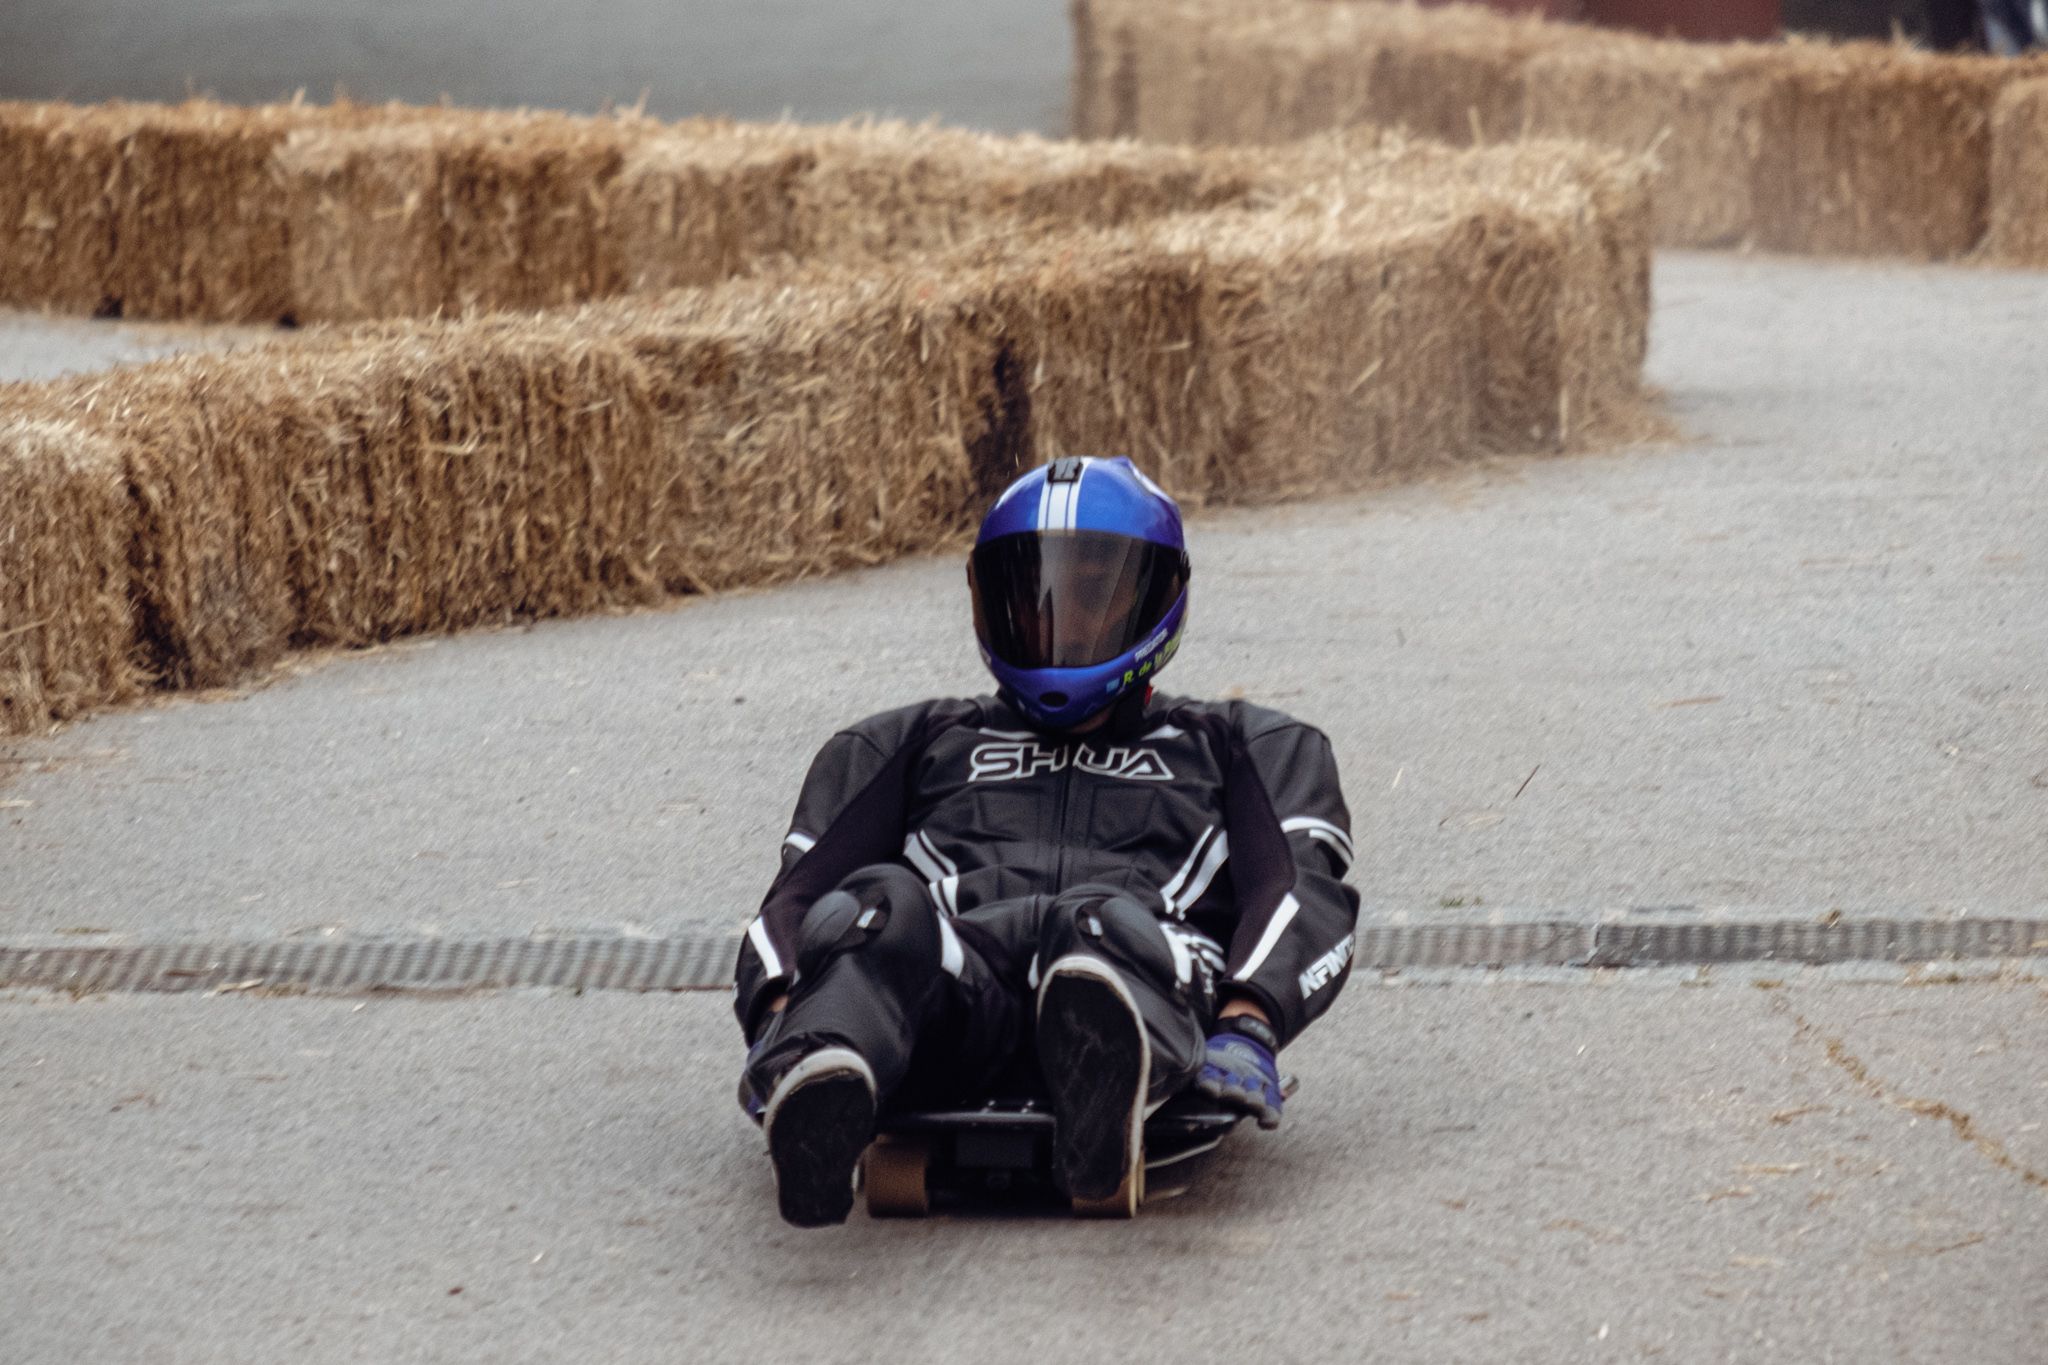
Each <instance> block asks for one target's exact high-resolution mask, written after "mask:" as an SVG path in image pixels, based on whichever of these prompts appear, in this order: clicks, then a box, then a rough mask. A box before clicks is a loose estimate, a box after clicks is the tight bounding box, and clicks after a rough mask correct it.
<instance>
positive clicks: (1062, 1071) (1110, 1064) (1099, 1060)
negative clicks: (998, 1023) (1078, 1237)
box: [1038, 956, 1152, 1199]
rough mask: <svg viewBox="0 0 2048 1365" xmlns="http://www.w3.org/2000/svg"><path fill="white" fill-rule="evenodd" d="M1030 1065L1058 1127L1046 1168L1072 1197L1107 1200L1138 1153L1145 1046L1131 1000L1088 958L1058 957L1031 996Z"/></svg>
mask: <svg viewBox="0 0 2048 1365" xmlns="http://www.w3.org/2000/svg"><path fill="white" fill-rule="evenodd" d="M1038 1060H1039V1068H1040V1070H1042V1071H1043V1072H1044V1073H1045V1082H1046V1086H1047V1088H1048V1090H1049V1091H1050V1092H1051V1096H1052V1109H1053V1115H1054V1117H1055V1119H1056V1120H1057V1123H1058V1127H1057V1129H1056V1133H1055V1139H1054V1164H1055V1166H1056V1168H1057V1170H1058V1173H1059V1178H1060V1183H1061V1184H1062V1185H1064V1186H1065V1187H1066V1191H1067V1193H1068V1195H1069V1196H1071V1197H1072V1198H1075V1199H1107V1198H1109V1197H1110V1196H1111V1195H1113V1194H1115V1193H1116V1192H1117V1190H1118V1189H1120V1188H1121V1187H1122V1185H1123V1182H1124V1181H1125V1179H1127V1178H1128V1177H1129V1176H1130V1174H1131V1172H1132V1171H1133V1170H1135V1169H1136V1167H1137V1165H1138V1162H1139V1160H1140V1154H1141V1153H1142V1152H1143V1150H1144V1129H1145V1092H1146V1090H1147V1089H1148V1088H1149V1086H1150V1084H1151V1079H1152V1075H1151V1073H1152V1046H1151V1044H1150V1043H1149V1042H1148V1041H1147V1040H1146V1037H1145V1026H1144V1023H1143V1021H1142V1020H1141V1019H1140V1018H1139V1016H1138V1003H1137V1001H1136V1000H1134V999H1132V997H1131V993H1130V991H1129V990H1128V989H1127V988H1126V987H1125V986H1124V984H1123V982H1122V981H1120V980H1118V979H1117V976H1116V973H1115V972H1114V971H1113V970H1112V969H1111V968H1110V967H1108V966H1107V965H1105V964H1104V963H1102V962H1100V961H1098V960H1096V959H1095V958H1092V957H1081V956H1074V957H1065V958H1061V959H1060V960H1059V961H1058V962H1055V963H1054V964H1053V965H1052V967H1051V968H1050V969H1049V970H1048V971H1047V972H1046V973H1045V982H1044V985H1042V986H1041V987H1040V988H1039V992H1038Z"/></svg>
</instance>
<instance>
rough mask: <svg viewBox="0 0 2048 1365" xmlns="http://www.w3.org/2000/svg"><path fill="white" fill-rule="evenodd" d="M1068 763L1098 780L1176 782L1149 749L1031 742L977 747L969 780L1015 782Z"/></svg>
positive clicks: (1053, 770) (1171, 773) (1057, 769)
mask: <svg viewBox="0 0 2048 1365" xmlns="http://www.w3.org/2000/svg"><path fill="white" fill-rule="evenodd" d="M1069 763H1072V764H1073V766H1074V768H1075V769H1076V770H1077V771H1079V772H1084V773H1094V774H1095V775H1096V776H1098V777H1121V778H1126V779H1128V780H1130V781H1134V782H1171V781H1172V780H1173V770H1172V769H1171V768H1169V767H1167V766H1166V760H1164V759H1162V758H1161V757H1160V756H1159V755H1158V754H1156V753H1154V752H1153V751H1152V750H1150V749H1123V748H1117V749H1110V750H1107V751H1099V750H1096V749H1093V748H1091V747H1089V746H1088V745H1086V744H1080V745H1075V746H1074V747H1072V748H1066V747H1061V748H1057V749H1047V748H1044V747H1042V746H1040V745H1038V744H1036V743H1034V742H1033V741H1031V740H1028V739H1027V740H1017V741H1011V742H1006V743H1002V744H984V745H982V746H981V747H979V748H977V749H976V750H975V751H974V756H973V758H972V760H971V772H970V774H969V777H970V780H972V781H975V782H1012V781H1015V780H1016V779H1017V778H1020V777H1036V776H1037V775H1038V774H1040V773H1056V772H1059V771H1060V770H1061V769H1063V768H1065V767H1066V766H1067V765H1068V764H1069Z"/></svg>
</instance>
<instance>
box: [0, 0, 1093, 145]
mask: <svg viewBox="0 0 2048 1365" xmlns="http://www.w3.org/2000/svg"><path fill="white" fill-rule="evenodd" d="M1069 60H1070V58H1069V51H1068V36H1067V7H1066V4H1065V2H1064V0H1011V3H1007V4H994V3H989V0H860V3H857V4H855V3H848V0H682V3H675V2H674V0H670V3H660V2H659V0H591V3H586V4H580V5H564V4H559V3H555V0H495V2H494V3H491V4H479V3H477V0H410V3H406V4H391V3H376V2H375V0H260V2H258V3H252V0H9V3H8V4H7V5H6V6H4V7H0V99H59V98H61V99H73V100H85V101H91V100H102V99H112V98H126V99H150V100H175V99H179V98H182V97H183V96H185V95H186V94H187V93H191V92H195V91H196V92H205V93H212V94H217V95H219V96H220V97H222V98H224V99H229V100H235V101H241V102H250V101H260V100H273V99H283V98H289V97H290V96H291V94H292V93H293V91H294V90H299V89H303V90H305V91H306V92H307V93H308V94H309V95H311V96H312V97H313V98H315V99H325V98H327V97H328V96H329V95H330V94H331V93H332V92H333V91H334V89H335V87H336V86H337V85H340V86H345V87H346V88H347V89H348V91H349V92H350V93H351V94H353V95H354V96H356V97H357V98H359V99H366V100H386V99H402V100H407V101H410V102H413V103H432V102H433V101H435V100H437V99H439V98H440V97H441V96H443V95H448V96H450V97H452V98H453V99H454V101H455V102H456V103H458V104H463V105H487V106H496V107H509V106H515V105H533V106H538V107H542V108H551V109H571V110H585V111H589V110H596V109H598V108H600V107H602V106H603V105H605V104H607V103H610V104H617V105H630V104H633V103H636V102H638V101H640V100H642V99H643V98H644V100H645V102H646V107H647V108H648V110H649V111H650V112H652V113H655V114H658V115H661V116H664V117H680V116H683V115H687V114H700V113H703V114H729V115H732V116H733V117H735V118H743V119H773V118H777V117H780V116H781V115H782V114H783V113H784V112H792V113H794V114H795V115H796V116H797V117H798V118H801V119H806V120H823V119H839V118H846V117H849V116H852V115H855V114H863V113H871V112H872V113H890V114H897V115H901V116H903V117H905V118H912V119H921V118H926V117H930V116H932V115H939V116H943V117H944V118H945V120H946V121H947V122H949V123H954V124H963V125H966V126H969V127H975V128H987V129H991V130H994V131H998V132H1016V131H1023V130H1027V129H1028V130H1035V131H1039V132H1046V133H1060V132H1062V131H1064V130H1065V128H1066V123H1067V119H1066V100H1067V66H1068V62H1069Z"/></svg>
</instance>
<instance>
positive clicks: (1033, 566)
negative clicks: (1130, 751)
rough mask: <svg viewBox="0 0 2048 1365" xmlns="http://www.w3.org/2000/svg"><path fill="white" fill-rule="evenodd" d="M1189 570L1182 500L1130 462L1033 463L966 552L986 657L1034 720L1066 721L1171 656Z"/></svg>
mask: <svg viewBox="0 0 2048 1365" xmlns="http://www.w3.org/2000/svg"><path fill="white" fill-rule="evenodd" d="M1188 574H1189V570H1188V552H1187V543H1186V541H1185V539H1184V538H1183V537H1182V534H1181V524H1180V507H1179V505H1178V504H1176V503H1175V502H1174V500H1173V499H1172V498H1170V497H1168V496H1167V494H1166V491H1165V490H1164V489H1162V488H1160V487H1159V485H1158V484H1156V483H1154V482H1152V480H1150V479H1148V478H1146V477H1145V475H1144V474H1143V473H1141V472H1140V471H1139V469H1138V467H1137V466H1136V465H1134V464H1132V463H1131V462H1130V461H1129V460H1127V459H1124V458H1123V457H1122V456H1118V457H1116V458H1114V459H1095V458H1091V457H1088V456H1072V457H1069V458H1067V459H1062V460H1055V461H1053V462H1052V463H1051V464H1048V465H1041V466H1040V467H1039V468H1037V469H1034V470H1032V471H1031V472H1029V473H1028V474H1025V475H1024V476H1023V477H1022V478H1020V479H1018V480H1017V481H1016V482H1015V483H1013V484H1011V485H1010V486H1009V488H1008V489H1006V490H1005V491H1004V493H1003V495H1002V496H1001V497H1000V498H997V499H996V503H995V506H993V507H991V508H990V509H989V512H988V515H987V516H986V517H984V518H982V522H981V533H980V534H979V535H978V536H976V537H975V541H974V552H973V554H972V555H970V556H969V557H968V561H967V584H968V588H969V591H970V593H971V595H972V596H973V599H974V633H975V635H976V637H977V638H978V639H979V640H980V642H981V657H982V662H984V663H985V664H987V665H988V671H989V672H990V673H993V674H994V675H995V679H996V682H997V684H998V685H999V687H1000V688H1001V692H1002V695H1003V697H1004V699H1005V700H1006V701H1008V702H1009V703H1010V704H1011V705H1012V706H1013V707H1015V708H1016V709H1017V710H1018V711H1019V712H1020V713H1022V714H1023V715H1024V717H1025V718H1026V719H1027V720H1029V721H1030V722H1031V723H1032V724H1034V725H1036V726H1038V727H1040V728H1041V729H1046V730H1071V729H1073V728H1074V727H1075V726H1078V725H1082V724H1085V723H1086V722H1087V721H1088V720H1089V719H1091V718H1092V717H1094V716H1095V715H1096V714H1097V713H1099V712H1101V711H1103V710H1105V709H1106V708H1108V707H1109V706H1111V705H1113V704H1114V703H1115V702H1116V701H1117V700H1118V698H1120V697H1122V696H1124V695H1125V694H1126V693H1127V692H1129V691H1131V690H1132V689H1134V688H1147V687H1149V686H1150V685H1151V682H1152V679H1153V678H1155V677H1157V676H1158V674H1159V670H1160V669H1162V668H1164V667H1166V664H1167V661H1168V660H1170V659H1172V658H1173V655H1174V651H1175V650H1177V649H1179V648H1180V636H1181V627H1182V624H1183V623H1184V622H1185V621H1186V619H1187V611H1188Z"/></svg>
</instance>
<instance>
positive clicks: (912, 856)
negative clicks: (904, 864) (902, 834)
mask: <svg viewBox="0 0 2048 1365" xmlns="http://www.w3.org/2000/svg"><path fill="white" fill-rule="evenodd" d="M903 856H904V857H905V858H907V859H909V860H910V865H911V866H912V867H914V868H916V869H917V870H918V873H919V875H921V876H922V877H923V878H924V879H925V880H926V881H928V882H935V881H937V880H938V879H939V878H941V877H943V876H945V875H946V869H945V868H944V867H943V866H942V865H941V864H940V863H939V860H938V859H937V858H934V857H933V856H932V855H931V852H930V850H928V849H926V848H925V846H924V840H923V839H921V838H920V837H919V836H917V835H915V834H913V835H911V836H910V837H909V838H908V839H905V840H904V841H903Z"/></svg>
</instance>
